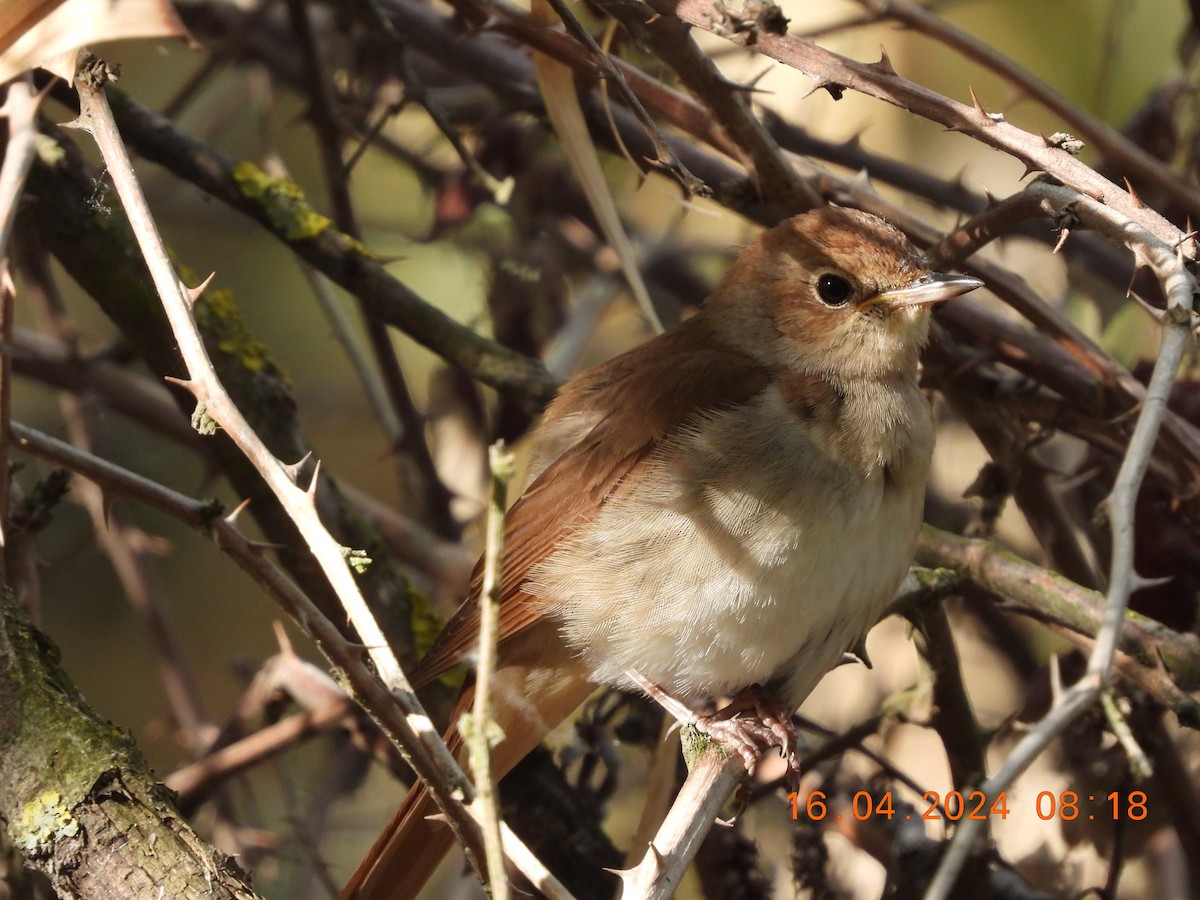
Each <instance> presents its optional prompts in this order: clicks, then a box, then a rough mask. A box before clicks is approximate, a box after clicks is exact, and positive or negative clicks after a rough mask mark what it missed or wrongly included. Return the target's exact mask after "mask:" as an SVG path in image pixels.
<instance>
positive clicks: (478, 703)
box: [464, 442, 514, 900]
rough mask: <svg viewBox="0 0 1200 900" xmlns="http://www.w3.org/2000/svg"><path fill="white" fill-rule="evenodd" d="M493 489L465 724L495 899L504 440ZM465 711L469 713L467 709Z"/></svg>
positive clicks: (498, 887)
mask: <svg viewBox="0 0 1200 900" xmlns="http://www.w3.org/2000/svg"><path fill="white" fill-rule="evenodd" d="M488 465H489V468H490V469H491V473H492V491H491V496H490V498H489V499H488V507H487V526H486V539H485V543H484V551H483V586H482V589H481V594H480V602H479V661H478V663H477V664H476V667H475V697H474V700H473V704H472V711H471V718H472V721H471V722H470V725H469V727H468V728H466V729H465V733H466V735H467V748H468V750H469V751H470V755H471V771H472V773H473V774H474V776H475V789H476V791H477V794H476V796H475V803H476V805H477V806H478V810H479V818H480V819H481V821H482V822H483V845H484V851H485V855H486V859H487V871H488V884H489V885H490V887H491V895H492V897H494V898H495V900H507V898H508V895H509V894H508V879H507V878H506V877H505V875H504V852H503V850H502V848H501V844H500V812H499V808H498V805H497V802H496V778H495V775H494V774H493V772H492V753H491V744H492V732H493V731H494V730H495V725H494V721H493V718H492V675H493V674H494V673H495V670H496V640H497V634H498V631H499V622H498V619H499V612H500V572H501V563H502V560H503V553H504V510H505V507H506V502H507V498H508V482H509V480H510V479H511V478H512V476H513V470H514V464H513V456H512V454H511V453H509V452H508V451H507V450H505V448H504V444H503V442H500V443H496V444H493V445H492V446H491V447H489V448H488ZM464 715H465V714H464Z"/></svg>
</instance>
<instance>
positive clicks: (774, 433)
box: [341, 207, 982, 900]
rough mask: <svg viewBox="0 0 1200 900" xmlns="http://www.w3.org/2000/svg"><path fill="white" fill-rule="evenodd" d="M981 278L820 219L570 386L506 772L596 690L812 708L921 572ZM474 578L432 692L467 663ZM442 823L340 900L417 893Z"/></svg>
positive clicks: (541, 532)
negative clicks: (939, 343) (905, 584)
mask: <svg viewBox="0 0 1200 900" xmlns="http://www.w3.org/2000/svg"><path fill="white" fill-rule="evenodd" d="M981 284H982V282H980V281H979V280H977V279H975V278H970V277H967V276H962V275H945V274H937V273H933V272H930V271H929V270H928V268H927V267H926V266H924V265H923V264H922V262H921V260H920V257H919V255H918V253H917V251H916V250H915V249H914V248H913V247H912V245H911V244H910V243H909V242H908V240H907V239H906V238H905V237H904V235H902V234H901V233H900V232H899V231H897V230H896V229H895V228H893V227H892V226H891V225H889V224H887V223H886V222H884V221H883V220H881V219H879V218H877V217H875V216H872V215H868V214H866V213H862V212H858V211H855V210H849V209H840V208H836V207H825V208H821V209H817V210H813V211H811V212H808V213H805V214H803V215H799V216H796V217H794V218H792V219H789V220H787V221H785V222H783V223H782V224H780V225H777V226H776V227H774V228H772V229H770V230H769V231H766V232H765V233H763V234H762V235H761V236H760V237H759V238H758V239H757V240H755V241H754V242H753V243H752V244H751V245H750V246H749V247H747V248H746V250H745V251H744V252H743V253H742V254H741V256H740V257H739V258H738V259H737V260H736V261H735V262H734V263H733V264H732V265H731V266H730V267H729V269H728V271H727V272H726V273H725V276H724V277H723V278H722V279H721V281H720V283H719V284H718V285H717V287H716V289H715V290H714V291H713V293H712V296H711V297H709V299H708V301H707V302H706V303H705V305H704V307H703V308H702V310H701V311H700V312H699V313H697V314H696V315H695V316H693V317H692V318H690V319H688V320H687V321H685V322H683V324H681V325H679V326H678V327H677V328H674V329H673V330H671V331H669V332H667V333H665V334H662V335H660V336H658V337H656V338H654V339H652V340H650V341H647V342H646V343H644V344H642V345H641V346H640V347H637V348H636V349H634V350H631V351H630V352H628V353H625V354H623V355H622V356H618V357H616V358H615V359H613V360H610V361H609V362H606V363H603V364H602V365H599V366H596V367H595V368H593V369H590V370H588V371H586V372H584V373H582V374H581V375H578V376H576V377H575V378H573V379H572V380H571V381H570V382H569V383H567V384H566V385H565V386H564V387H563V389H562V390H561V392H560V393H559V395H558V397H557V398H556V399H555V400H554V402H553V403H552V404H551V405H550V407H549V408H548V409H547V411H546V414H545V417H544V419H543V421H542V422H541V424H540V426H539V427H538V430H537V432H536V434H535V436H534V439H533V451H532V455H533V463H532V471H531V475H530V481H529V485H528V487H527V488H526V489H525V491H524V493H523V494H522V495H521V497H520V499H519V500H518V501H517V502H516V504H514V505H513V507H512V509H511V510H510V511H509V513H508V518H507V521H506V537H505V547H504V562H503V569H502V577H501V600H500V629H499V648H498V658H499V660H498V666H497V671H496V675H495V685H496V692H495V717H496V720H497V722H498V723H499V725H500V726H501V728H502V729H503V731H504V735H505V736H504V739H503V740H502V741H501V742H500V743H499V745H498V746H496V748H495V750H494V755H493V770H494V771H495V772H496V773H497V775H502V774H504V773H505V772H507V771H508V770H510V769H511V768H512V767H513V766H514V765H516V763H517V762H518V761H519V760H520V759H521V758H522V757H523V756H525V755H526V754H527V753H529V752H530V750H532V749H533V748H534V747H535V746H536V745H537V744H538V743H539V742H540V741H541V740H542V738H543V737H544V736H545V735H546V733H547V732H548V731H549V730H550V729H552V728H553V727H554V726H556V725H557V724H558V723H559V722H561V721H562V720H563V719H564V718H565V717H566V716H567V715H569V714H570V713H571V711H572V710H574V709H575V708H576V707H577V706H578V705H579V704H581V703H582V702H583V701H584V700H585V699H586V698H587V696H588V695H589V694H590V693H591V692H592V691H593V690H595V688H596V686H598V685H614V686H616V687H621V688H627V689H639V688H641V689H647V690H649V691H650V692H651V693H652V694H654V695H655V696H656V697H658V699H660V700H661V701H662V702H664V704H665V705H667V706H668V708H669V709H671V711H672V712H675V713H676V714H677V715H680V714H681V712H680V711H683V713H684V714H686V711H687V710H688V709H689V708H691V706H693V705H695V704H699V703H703V702H705V701H709V700H713V699H716V698H721V697H728V696H730V695H734V694H737V693H738V692H741V691H743V689H747V688H750V687H751V686H753V687H754V689H755V693H754V694H753V696H754V697H756V698H757V697H760V696H761V692H762V690H763V689H761V688H758V686H759V685H762V686H764V688H765V689H766V690H767V691H769V692H771V693H772V694H773V695H775V696H777V697H778V698H779V699H780V700H781V701H782V708H783V709H785V710H788V711H790V710H792V709H794V708H795V707H796V706H798V705H799V704H800V702H801V701H802V700H803V699H804V698H805V696H807V694H808V693H809V692H810V691H811V690H812V689H813V687H814V686H815V685H816V683H817V681H818V680H820V678H821V677H822V675H824V674H825V672H826V671H828V670H829V668H830V667H831V666H833V664H834V663H836V662H837V661H838V660H839V659H840V658H841V657H842V655H843V653H844V652H845V651H847V650H848V649H850V648H851V647H853V646H855V645H856V644H858V643H859V642H860V641H861V639H862V638H863V636H864V635H865V634H866V632H867V630H868V629H870V627H871V626H872V625H874V624H875V622H876V620H877V619H878V618H879V616H880V614H881V613H882V611H883V609H884V607H885V606H886V605H887V603H888V602H889V600H891V598H892V596H893V595H894V593H895V591H896V589H897V588H898V586H899V585H900V582H901V580H902V579H903V577H904V574H905V572H906V571H907V568H908V565H909V562H910V560H911V558H912V553H913V546H914V543H915V541H916V537H917V531H918V528H919V526H920V523H921V513H922V503H923V498H924V493H925V482H926V479H927V476H928V473H929V464H930V456H931V454H932V451H933V420H932V415H931V413H930V408H929V403H928V401H927V400H926V398H925V397H924V396H923V395H922V393H921V390H920V388H919V387H918V385H917V360H918V356H919V354H920V351H921V348H922V346H923V345H924V344H925V341H926V339H927V335H928V331H929V309H928V307H929V306H930V304H933V303H936V302H938V301H941V300H947V299H950V298H951V297H955V296H958V295H959V294H963V293H965V292H967V291H970V290H973V289H975V288H976V287H979V286H980V285H981ZM478 582H479V578H478V572H477V577H476V583H475V587H474V591H473V595H472V597H471V598H470V599H469V600H467V602H466V603H464V604H463V606H462V607H461V608H460V609H459V610H458V612H457V613H456V614H455V615H454V617H453V618H452V619H451V620H450V622H449V624H448V625H447V626H446V628H445V630H444V631H443V633H442V634H441V636H440V637H439V638H438V639H437V641H436V642H435V644H434V646H433V648H432V649H431V650H430V652H429V654H428V655H427V656H426V657H425V659H424V660H423V661H422V662H421V663H420V666H419V667H418V669H417V671H416V672H415V673H414V675H413V678H412V681H413V684H414V685H415V686H418V687H419V686H421V685H423V684H427V683H429V682H430V681H431V680H433V679H434V678H436V677H437V676H438V675H440V674H441V673H443V672H445V671H446V670H447V669H449V668H451V667H453V666H455V665H457V664H460V663H463V662H469V661H470V659H471V656H472V654H473V652H474V649H475V647H476V643H477V640H478V628H479V609H478V591H479V586H478ZM470 695H471V688H470V687H468V688H467V689H466V690H465V691H464V694H463V698H462V700H461V701H460V706H459V709H460V710H462V709H465V708H468V707H469V705H470ZM456 720H457V715H456V716H455V717H454V718H452V720H451V721H452V722H453V721H456ZM716 721H719V720H716V719H711V718H710V719H708V720H701V722H702V726H703V725H704V724H707V725H708V726H710V727H711V726H712V725H713V724H714V723H715V722H716ZM725 721H729V720H728V718H726V719H725ZM774 725H775V726H777V725H778V723H774ZM713 730H714V731H716V730H717V729H715V728H714V729H713ZM451 731H452V733H451V734H449V735H448V740H449V741H450V743H451V746H452V749H457V748H458V747H459V746H461V741H460V740H459V738H458V735H457V734H456V733H453V726H451ZM720 736H721V734H719V735H718V737H720ZM434 812H436V809H435V807H434V806H433V803H432V801H431V800H430V799H429V797H428V795H427V794H426V792H425V791H424V790H423V789H422V787H421V786H420V784H418V785H416V786H414V788H413V789H412V790H411V791H410V792H409V794H408V796H407V797H406V798H405V801H404V804H403V805H402V807H401V808H400V811H399V812H398V813H397V814H396V817H395V819H394V820H393V821H392V823H391V825H390V826H389V827H388V829H387V830H386V831H385V832H384V834H383V835H382V836H381V837H380V838H379V840H378V841H377V842H376V845H375V847H374V848H373V849H372V851H371V852H370V854H368V856H367V858H366V859H365V860H364V862H363V863H362V864H361V866H360V867H359V869H358V871H357V872H356V873H355V874H354V876H353V878H352V879H351V881H350V883H349V884H348V885H347V886H346V888H345V889H344V891H343V892H342V894H341V897H342V898H343V900H350V898H356V900H384V898H386V900H396V898H405V897H411V896H414V895H415V894H416V892H417V891H418V890H420V888H421V886H422V885H423V884H424V883H425V881H426V880H427V879H428V877H429V876H430V875H431V874H432V871H433V868H434V867H435V866H436V865H437V863H438V861H439V860H440V859H441V857H442V856H443V855H444V854H445V852H446V850H447V849H448V848H449V845H450V842H451V840H452V838H451V833H450V830H449V829H448V828H446V827H445V826H443V825H440V824H434V823H431V822H428V821H426V817H427V816H429V815H431V814H433V813H434Z"/></svg>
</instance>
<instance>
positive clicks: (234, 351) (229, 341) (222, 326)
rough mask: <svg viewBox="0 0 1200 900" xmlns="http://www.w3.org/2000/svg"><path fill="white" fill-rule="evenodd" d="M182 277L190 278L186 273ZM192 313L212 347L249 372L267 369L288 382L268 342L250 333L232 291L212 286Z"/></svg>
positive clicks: (198, 301)
mask: <svg viewBox="0 0 1200 900" xmlns="http://www.w3.org/2000/svg"><path fill="white" fill-rule="evenodd" d="M183 277H184V278H185V279H186V278H187V276H186V275H184V276H183ZM192 313H193V315H194V316H195V317H196V324H197V325H198V326H199V327H200V329H201V331H203V332H204V335H205V337H206V338H207V339H208V341H209V345H210V347H215V348H216V350H218V351H219V352H220V353H221V354H223V355H224V356H226V357H229V358H230V359H236V360H237V361H238V362H239V363H240V364H241V366H242V368H244V369H245V370H246V371H247V372H265V373H267V374H271V375H275V376H278V377H279V378H281V379H282V380H285V381H286V378H285V376H284V374H283V370H282V368H281V367H280V366H279V365H278V364H277V363H276V362H275V361H274V359H272V358H271V354H270V352H269V351H268V349H267V345H266V344H264V343H263V342H262V341H257V340H255V339H254V338H253V337H252V336H251V334H250V329H249V328H248V327H247V326H246V320H245V319H243V318H242V311H241V309H239V308H238V305H237V302H236V301H235V300H234V299H233V292H232V291H229V290H224V289H218V288H209V289H208V290H206V291H205V292H204V294H203V295H202V296H201V297H200V299H199V300H197V301H196V305H195V306H194V307H192Z"/></svg>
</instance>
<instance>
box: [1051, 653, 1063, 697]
mask: <svg viewBox="0 0 1200 900" xmlns="http://www.w3.org/2000/svg"><path fill="white" fill-rule="evenodd" d="M1062 693H1063V684H1062V669H1060V668H1059V662H1058V654H1057V653H1052V654H1051V655H1050V702H1051V707H1052V708H1053V707H1055V706H1058V700H1059V698H1060V697H1061V696H1062Z"/></svg>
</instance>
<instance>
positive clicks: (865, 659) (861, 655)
mask: <svg viewBox="0 0 1200 900" xmlns="http://www.w3.org/2000/svg"><path fill="white" fill-rule="evenodd" d="M850 652H851V653H853V654H854V655H855V656H856V657H858V659H859V660H861V661H862V664H863V665H864V666H866V667H867V668H868V669H873V668H875V667H874V666H873V665H872V664H871V657H870V656H869V655H868V654H867V638H866V635H863V636H862V637H860V638H859V639H858V643H856V644H855V645H854V646H853V647H851V648H850Z"/></svg>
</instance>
